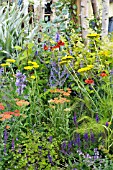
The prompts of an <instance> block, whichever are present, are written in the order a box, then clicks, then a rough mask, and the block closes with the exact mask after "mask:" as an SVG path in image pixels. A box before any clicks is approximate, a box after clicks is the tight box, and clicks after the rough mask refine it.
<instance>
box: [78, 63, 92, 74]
mask: <svg viewBox="0 0 113 170" xmlns="http://www.w3.org/2000/svg"><path fill="white" fill-rule="evenodd" d="M92 68H93V65H88V66H87V67H83V68H80V69H78V73H82V72H86V71H89V70H91V69H92Z"/></svg>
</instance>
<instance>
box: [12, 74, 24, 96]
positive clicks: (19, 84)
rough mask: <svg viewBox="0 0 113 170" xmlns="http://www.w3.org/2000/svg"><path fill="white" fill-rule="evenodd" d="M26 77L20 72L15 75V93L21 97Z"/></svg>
mask: <svg viewBox="0 0 113 170" xmlns="http://www.w3.org/2000/svg"><path fill="white" fill-rule="evenodd" d="M25 83H26V76H25V75H24V74H22V73H21V72H20V71H18V72H17V73H16V82H15V85H16V86H17V87H18V89H17V93H18V94H19V95H21V94H22V93H23V89H24V88H25V87H26V84H25Z"/></svg>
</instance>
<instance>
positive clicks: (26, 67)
mask: <svg viewBox="0 0 113 170" xmlns="http://www.w3.org/2000/svg"><path fill="white" fill-rule="evenodd" d="M24 69H25V70H32V69H33V67H32V66H25V67H24Z"/></svg>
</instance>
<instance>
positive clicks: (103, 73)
mask: <svg viewBox="0 0 113 170" xmlns="http://www.w3.org/2000/svg"><path fill="white" fill-rule="evenodd" d="M100 76H101V77H106V76H108V75H107V74H106V72H105V71H103V72H102V73H101V74H100Z"/></svg>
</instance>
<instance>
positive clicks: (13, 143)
mask: <svg viewBox="0 0 113 170" xmlns="http://www.w3.org/2000/svg"><path fill="white" fill-rule="evenodd" d="M11 145H12V147H11V148H12V150H14V147H15V142H14V139H12V143H11Z"/></svg>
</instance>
